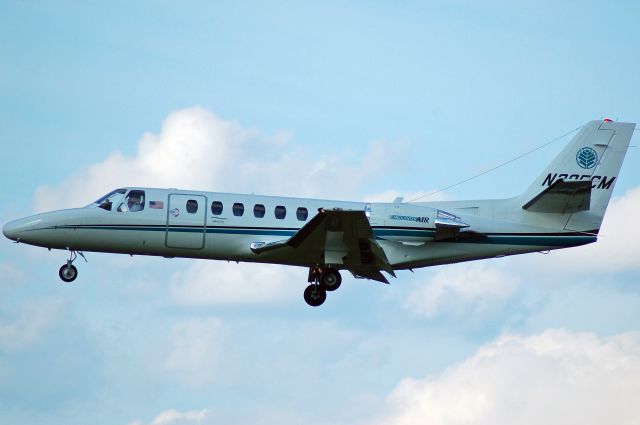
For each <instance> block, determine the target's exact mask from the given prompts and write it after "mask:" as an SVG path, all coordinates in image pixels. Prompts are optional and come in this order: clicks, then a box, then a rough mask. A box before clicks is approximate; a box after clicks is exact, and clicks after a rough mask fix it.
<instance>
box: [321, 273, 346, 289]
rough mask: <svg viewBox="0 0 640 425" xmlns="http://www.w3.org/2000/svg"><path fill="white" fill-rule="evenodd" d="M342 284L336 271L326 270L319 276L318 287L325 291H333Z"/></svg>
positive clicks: (340, 277)
mask: <svg viewBox="0 0 640 425" xmlns="http://www.w3.org/2000/svg"><path fill="white" fill-rule="evenodd" d="M341 284H342V276H340V272H339V271H338V270H336V269H326V270H325V271H323V272H322V274H321V275H320V286H321V287H322V289H324V290H325V291H335V290H336V289H338V288H339V287H340V285H341Z"/></svg>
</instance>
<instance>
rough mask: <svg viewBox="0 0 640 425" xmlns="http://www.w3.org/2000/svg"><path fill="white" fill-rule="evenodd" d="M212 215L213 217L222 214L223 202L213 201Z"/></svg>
mask: <svg viewBox="0 0 640 425" xmlns="http://www.w3.org/2000/svg"><path fill="white" fill-rule="evenodd" d="M211 214H213V215H220V214H222V202H220V201H213V203H212V204H211Z"/></svg>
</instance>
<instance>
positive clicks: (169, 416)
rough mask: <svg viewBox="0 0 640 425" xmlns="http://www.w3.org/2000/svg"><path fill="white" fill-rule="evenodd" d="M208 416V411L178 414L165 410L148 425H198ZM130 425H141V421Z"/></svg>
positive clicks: (171, 410)
mask: <svg viewBox="0 0 640 425" xmlns="http://www.w3.org/2000/svg"><path fill="white" fill-rule="evenodd" d="M208 414H209V410H208V409H202V410H190V411H187V412H180V411H179V410H176V409H170V410H165V411H163V412H160V413H159V414H158V416H156V417H155V418H154V419H153V420H152V421H151V422H149V425H194V424H200V423H202V422H203V421H204V420H205V419H207V416H208ZM130 425H143V422H142V421H135V422H132V423H131V424H130Z"/></svg>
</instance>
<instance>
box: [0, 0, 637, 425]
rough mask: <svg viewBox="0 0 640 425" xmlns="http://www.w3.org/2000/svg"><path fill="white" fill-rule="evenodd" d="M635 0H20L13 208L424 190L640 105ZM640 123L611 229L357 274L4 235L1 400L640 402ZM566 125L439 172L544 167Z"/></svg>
mask: <svg viewBox="0 0 640 425" xmlns="http://www.w3.org/2000/svg"><path fill="white" fill-rule="evenodd" d="M639 17H640V6H639V5H638V4H637V2H624V1H612V2H606V3H602V2H590V1H586V2H580V3H575V2H559V3H558V2H547V1H535V2H533V1H523V2H506V1H486V2H481V3H479V2H473V1H463V0H460V1H451V2H413V1H406V2H391V1H368V2H364V1H352V2H337V1H324V2H286V1H260V2H245V1H238V2H224V1H223V2H196V1H185V2H163V1H154V2H151V1H148V2H145V1H140V2H125V1H114V2H109V3H97V2H71V1H56V2H53V1H39V2H35V1H28V0H27V1H24V0H23V1H14V0H6V1H3V2H1V3H0V146H1V147H2V152H3V154H2V158H3V161H2V162H3V167H2V171H0V173H1V174H0V175H1V177H2V183H3V188H4V190H2V191H0V222H1V223H5V222H7V221H9V220H12V219H15V218H18V217H21V216H25V215H28V214H31V213H35V212H40V211H47V210H52V209H59V208H69V207H79V206H83V205H86V204H88V203H90V202H91V201H93V200H95V199H97V198H99V197H100V196H102V195H103V194H105V193H107V192H108V191H109V190H111V189H113V188H115V187H119V186H133V185H142V186H154V187H178V188H184V189H202V190H211V191H224V192H246V193H260V194H270V195H285V196H303V197H321V198H330V199H345V200H370V201H392V200H393V199H394V198H395V197H396V196H404V197H405V199H412V198H415V197H417V196H421V195H424V194H427V193H430V192H432V191H434V190H437V189H440V188H443V187H447V186H449V185H452V184H454V183H456V182H458V181H461V180H464V179H466V178H468V177H470V176H473V175H475V174H478V173H481V172H483V171H484V170H487V169H490V168H492V167H495V166H496V165H499V164H501V163H503V162H506V161H509V160H510V159H512V158H514V157H516V156H518V155H520V154H522V153H524V152H527V151H529V150H532V149H534V148H536V147H538V146H540V145H543V144H545V143H547V142H549V141H551V140H553V139H555V138H557V137H558V136H561V135H563V134H565V133H568V132H570V131H572V130H574V129H577V128H578V127H579V126H581V125H583V124H584V123H585V122H587V121H589V120H592V119H603V118H606V117H609V118H612V119H614V120H619V121H629V122H637V121H638V120H639V119H640V104H639V103H638V99H639V98H640V79H638V75H640V55H639V54H638V46H639V45H640V30H639V29H638V28H639V27H638V25H637V22H638V18H639ZM639 140H640V139H638V132H636V135H635V137H634V139H632V141H631V144H632V146H633V147H631V148H630V149H629V153H628V155H627V158H626V160H625V163H624V165H623V168H622V171H621V173H620V175H619V178H618V181H617V185H616V187H615V191H614V198H613V200H612V203H611V204H610V207H609V210H608V213H607V216H606V217H605V222H604V224H603V228H602V231H601V237H600V238H599V241H598V242H597V243H596V244H592V245H589V246H586V247H580V248H574V249H571V250H565V251H556V252H552V253H550V254H548V255H544V256H543V255H542V254H537V253H536V254H529V255H526V256H518V257H510V258H502V259H493V260H486V261H482V262H475V263H464V264H456V265H448V266H439V267H433V268H427V269H421V270H415V273H411V272H408V271H405V272H400V273H398V278H397V279H393V281H392V283H391V285H381V284H378V283H374V282H369V281H362V280H355V279H353V278H351V277H349V276H344V283H343V285H342V286H341V288H340V290H339V291H337V292H336V293H332V294H331V295H330V296H329V297H328V300H327V302H326V303H325V304H324V305H323V306H322V307H320V308H316V309H313V308H310V307H308V306H307V305H306V304H305V303H304V301H303V299H302V291H303V289H304V287H305V285H306V283H305V281H306V271H305V270H303V269H297V268H287V267H283V266H277V265H252V264H235V263H226V262H214V261H204V260H186V259H164V258H153V257H140V256H134V257H129V256H118V255H109V254H100V253H87V259H88V262H87V263H85V262H84V261H83V260H81V259H80V260H78V261H77V263H76V265H77V266H78V268H79V277H78V279H77V280H76V281H75V282H74V283H73V284H70V285H65V284H62V283H61V282H60V280H59V278H58V276H57V270H58V268H59V267H60V265H62V264H63V263H64V261H65V259H66V255H65V253H64V252H61V251H51V252H50V251H47V250H45V249H41V248H35V247H29V246H26V245H22V244H21V245H15V244H13V243H11V242H10V241H9V240H7V239H4V238H3V239H2V240H1V241H0V424H15V423H29V424H65V425H69V424H86V423H93V424H116V425H192V424H202V425H213V424H254V423H264V424H285V425H286V424H297V425H299V424H312V425H316V424H353V425H377V424H397V425H405V424H406V425H409V424H417V423H420V424H422V423H429V424H437V425H440V424H443V425H449V424H457V425H458V424H470V423H473V424H494V425H495V424H513V423H517V424H539V423H547V424H552V425H553V424H565V423H582V424H600V423H605V422H606V423H612V424H636V423H637V422H638V418H640V403H638V401H639V400H640V288H639V287H638V281H640V261H639V260H638V259H639V258H640V242H639V241H640V230H638V229H637V228H636V227H635V226H634V225H635V221H636V217H638V216H639V214H640V149H639V148H638V147H637V146H639V145H640V141H639ZM568 141H569V138H568V137H565V138H562V139H560V140H558V141H557V142H555V143H552V144H551V145H550V146H548V147H546V148H544V149H541V150H539V151H536V152H535V153H533V154H531V155H528V156H526V157H525V158H522V159H521V160H518V161H516V162H514V163H512V164H509V165H507V166H505V167H502V168H500V169H498V170H496V171H494V172H491V173H489V174H486V175H483V176H482V177H480V178H477V179H474V180H472V181H470V182H468V183H465V184H462V185H459V186H456V187H454V188H451V189H449V190H446V191H444V192H442V193H438V194H437V195H435V196H434V197H432V198H427V199H431V200H433V199H482V198H501V197H510V196H515V195H517V194H519V193H521V192H522V191H524V190H525V189H526V188H527V187H528V185H529V183H530V181H532V179H533V178H535V177H536V176H537V175H538V174H539V173H540V171H541V170H543V168H544V167H545V165H546V164H547V163H548V162H549V161H550V160H551V159H552V158H553V157H554V155H555V154H557V153H558V152H559V150H560V149H561V148H562V146H563V144H565V143H567V142H568Z"/></svg>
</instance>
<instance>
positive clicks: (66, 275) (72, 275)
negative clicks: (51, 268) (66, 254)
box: [58, 264, 78, 283]
mask: <svg viewBox="0 0 640 425" xmlns="http://www.w3.org/2000/svg"><path fill="white" fill-rule="evenodd" d="M58 275H59V276H60V279H62V280H64V281H65V282H67V283H69V282H73V281H74V280H76V277H78V269H76V266H74V265H73V264H64V265H63V266H62V267H60V271H59V272H58Z"/></svg>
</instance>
